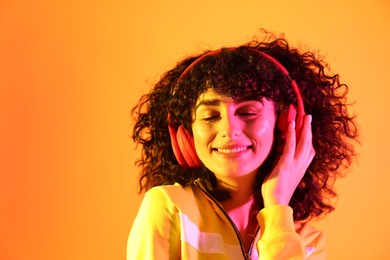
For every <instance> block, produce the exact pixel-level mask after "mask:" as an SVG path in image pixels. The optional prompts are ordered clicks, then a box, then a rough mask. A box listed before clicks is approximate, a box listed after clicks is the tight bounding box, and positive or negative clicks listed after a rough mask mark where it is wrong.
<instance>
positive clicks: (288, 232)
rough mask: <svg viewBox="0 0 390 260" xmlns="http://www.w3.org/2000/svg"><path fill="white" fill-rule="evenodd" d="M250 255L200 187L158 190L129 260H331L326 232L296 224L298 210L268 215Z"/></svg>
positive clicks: (262, 217) (273, 210) (262, 215)
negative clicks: (324, 233) (295, 215)
mask: <svg viewBox="0 0 390 260" xmlns="http://www.w3.org/2000/svg"><path fill="white" fill-rule="evenodd" d="M257 219H258V222H259V226H260V230H259V232H257V234H256V236H255V238H254V242H253V243H252V247H251V249H250V251H249V252H245V250H244V249H243V246H242V242H241V239H240V235H239V233H238V231H237V229H236V228H235V226H234V224H233V222H232V221H231V219H230V218H229V216H228V215H227V214H226V212H225V211H224V210H223V207H222V206H221V205H220V204H219V203H218V202H217V201H215V199H213V198H212V197H211V196H210V195H208V193H207V192H206V191H205V190H204V188H202V186H200V185H194V186H187V187H183V186H181V185H179V184H175V185H167V186H158V187H154V188H152V189H150V190H149V191H148V192H146V193H145V196H144V199H143V201H142V203H141V206H140V209H139V212H138V215H137V217H136V219H135V221H134V223H133V226H132V229H131V231H130V235H129V238H128V244H127V260H143V259H147V260H149V259H150V260H152V259H158V260H165V259H183V260H187V259H202V260H203V259H212V260H219V259H248V260H252V259H283V260H284V259H326V251H325V239H324V235H323V233H322V232H320V231H317V230H316V229H314V228H313V227H312V226H310V225H309V224H308V223H300V222H295V223H294V222H293V218H292V209H291V208H290V207H288V206H279V205H277V206H272V207H269V208H264V209H262V210H261V211H260V212H259V213H258V215H257Z"/></svg>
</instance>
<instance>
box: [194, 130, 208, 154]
mask: <svg viewBox="0 0 390 260" xmlns="http://www.w3.org/2000/svg"><path fill="white" fill-rule="evenodd" d="M192 134H193V138H194V146H195V148H196V151H198V150H200V149H202V148H203V147H204V145H205V144H207V143H208V140H209V138H210V137H209V131H208V130H207V129H204V128H202V127H199V126H198V125H194V126H193V127H192Z"/></svg>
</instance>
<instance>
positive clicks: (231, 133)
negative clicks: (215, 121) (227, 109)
mask: <svg viewBox="0 0 390 260" xmlns="http://www.w3.org/2000/svg"><path fill="white" fill-rule="evenodd" d="M241 123H242V122H240V120H239V118H238V117H237V116H236V115H234V114H233V113H228V114H227V115H225V116H224V117H222V119H221V134H222V137H225V138H234V137H238V136H240V135H241V134H242V129H241Z"/></svg>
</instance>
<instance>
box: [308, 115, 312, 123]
mask: <svg viewBox="0 0 390 260" xmlns="http://www.w3.org/2000/svg"><path fill="white" fill-rule="evenodd" d="M308 117H309V122H310V123H311V120H312V116H311V115H308Z"/></svg>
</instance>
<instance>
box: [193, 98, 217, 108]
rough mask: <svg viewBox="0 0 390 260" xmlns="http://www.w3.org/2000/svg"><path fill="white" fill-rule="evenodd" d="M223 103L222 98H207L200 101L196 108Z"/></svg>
mask: <svg viewBox="0 0 390 260" xmlns="http://www.w3.org/2000/svg"><path fill="white" fill-rule="evenodd" d="M220 104H221V100H220V99H217V98H216V99H206V100H202V101H200V102H199V104H198V105H197V106H196V108H198V107H200V106H218V105H220Z"/></svg>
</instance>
